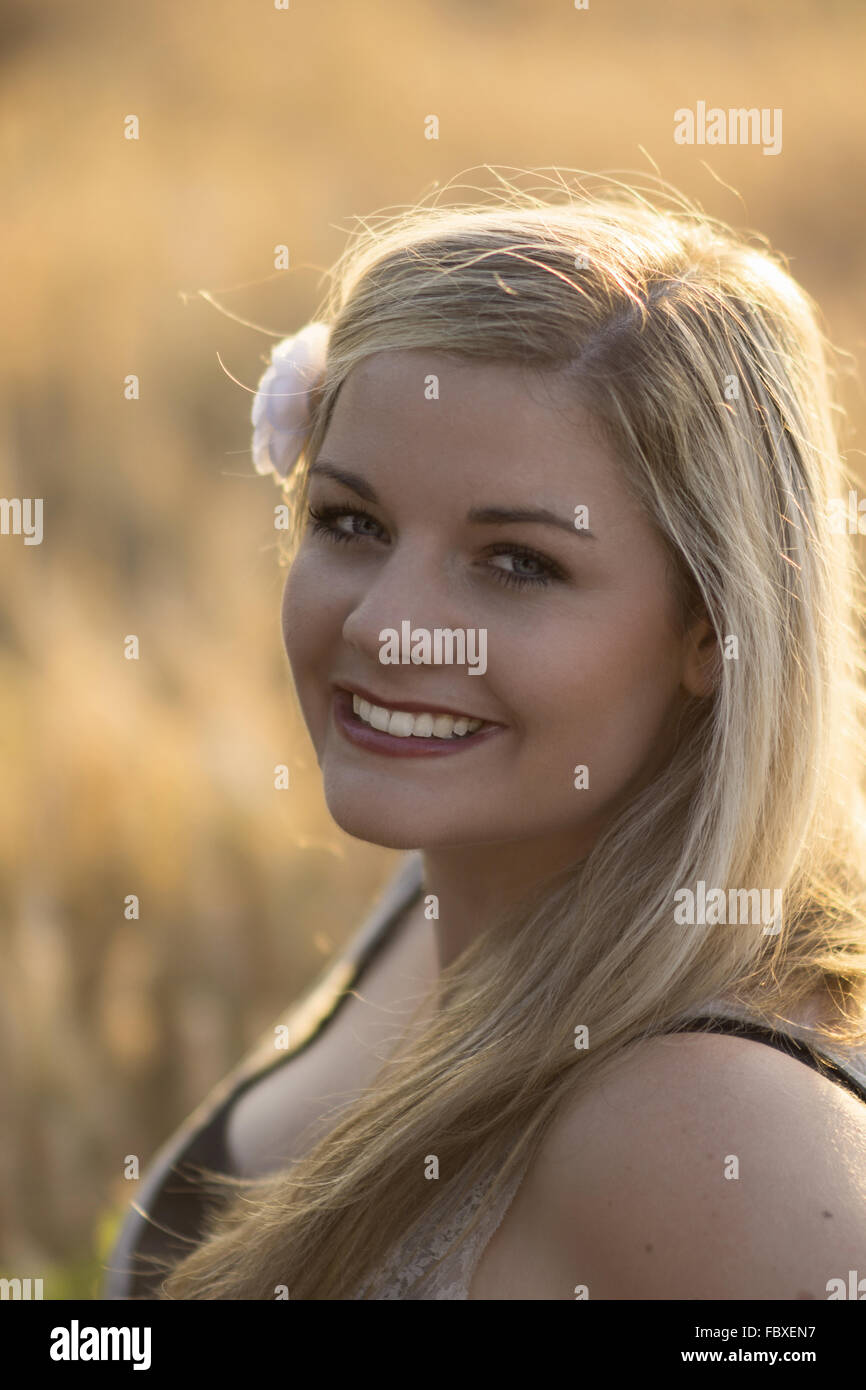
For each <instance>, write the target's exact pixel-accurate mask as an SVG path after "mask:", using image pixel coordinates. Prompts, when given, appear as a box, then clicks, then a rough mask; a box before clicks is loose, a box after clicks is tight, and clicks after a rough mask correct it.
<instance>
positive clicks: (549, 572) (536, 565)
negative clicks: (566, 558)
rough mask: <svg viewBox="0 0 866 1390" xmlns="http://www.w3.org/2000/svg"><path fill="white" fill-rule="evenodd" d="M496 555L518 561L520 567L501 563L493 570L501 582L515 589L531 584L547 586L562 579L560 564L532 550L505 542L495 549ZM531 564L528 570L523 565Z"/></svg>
mask: <svg viewBox="0 0 866 1390" xmlns="http://www.w3.org/2000/svg"><path fill="white" fill-rule="evenodd" d="M493 554H494V555H496V556H505V557H507V558H508V559H510V560H513V561H516V562H517V566H518V568H516V569H503V568H502V567H501V566H500V565H494V566H493V570H494V573H495V575H496V578H497V579H498V581H499V583H500V584H505V585H509V586H510V587H511V588H514V589H525V588H528V587H530V586H532V587H534V588H545V587H546V586H547V585H548V584H550V583H552V582H553V580H554V579H561V578H562V577H563V576H562V573H561V571H560V570H559V569H558V566H556V565H553V564H552V563H551V562H550V561H549V560H545V559H544V557H543V556H541V555H536V554H535V552H534V551H532V550H523V549H521V548H520V547H518V546H513V545H507V544H504V543H503V545H502V546H501V548H500V549H498V550H494V551H493ZM527 565H528V566H530V569H529V571H528V572H527V571H526V570H525V569H523V566H527Z"/></svg>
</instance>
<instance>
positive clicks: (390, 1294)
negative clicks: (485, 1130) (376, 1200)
mask: <svg viewBox="0 0 866 1390" xmlns="http://www.w3.org/2000/svg"><path fill="white" fill-rule="evenodd" d="M525 1166H526V1165H523V1167H521V1169H520V1170H519V1171H518V1172H517V1173H515V1174H514V1175H513V1176H512V1178H511V1180H510V1181H509V1182H508V1184H507V1185H506V1188H505V1190H504V1191H503V1192H502V1193H501V1195H500V1198H499V1200H498V1201H497V1202H496V1203H495V1204H494V1206H493V1207H492V1208H491V1210H490V1211H489V1212H488V1213H487V1214H486V1215H485V1216H484V1217H482V1219H481V1221H480V1222H479V1223H478V1225H477V1227H476V1228H475V1230H474V1232H473V1233H472V1235H471V1236H469V1238H468V1239H467V1240H465V1241H463V1243H462V1245H460V1246H459V1247H458V1248H457V1249H456V1250H454V1251H453V1252H452V1253H451V1255H450V1257H448V1251H449V1249H450V1247H451V1246H452V1245H453V1244H454V1243H455V1241H456V1240H457V1238H458V1237H459V1236H460V1234H461V1232H462V1231H463V1229H464V1228H465V1227H466V1225H467V1224H468V1222H469V1221H470V1220H471V1219H472V1216H473V1214H474V1212H475V1210H476V1209H477V1207H478V1206H479V1205H480V1203H481V1201H482V1200H483V1198H484V1195H485V1193H486V1192H487V1191H488V1190H489V1188H490V1186H491V1185H492V1183H493V1176H489V1177H487V1178H484V1179H482V1180H481V1181H480V1182H477V1183H475V1184H474V1185H473V1186H472V1187H471V1188H470V1189H469V1192H468V1193H467V1194H466V1196H465V1197H464V1198H463V1200H462V1201H461V1202H460V1203H459V1205H458V1206H457V1207H456V1208H455V1210H454V1212H453V1214H452V1215H451V1216H449V1217H448V1218H447V1219H446V1220H445V1221H443V1222H441V1223H436V1222H433V1221H431V1220H430V1218H429V1216H426V1215H425V1217H423V1218H422V1219H421V1220H420V1221H419V1222H416V1224H415V1226H414V1227H413V1228H412V1229H411V1231H410V1232H409V1234H408V1235H407V1236H406V1237H405V1238H404V1239H403V1240H402V1241H400V1242H398V1244H397V1245H396V1246H395V1247H394V1248H393V1249H392V1250H391V1252H390V1254H389V1255H388V1256H387V1258H386V1260H385V1263H384V1265H383V1266H382V1268H381V1270H380V1271H379V1274H378V1276H377V1277H376V1280H375V1283H376V1288H377V1290H378V1291H377V1292H375V1293H373V1294H372V1297H373V1298H376V1299H380V1300H383V1301H386V1300H396V1299H400V1300H403V1299H409V1300H416V1301H417V1300H419V1299H467V1298H468V1297H469V1285H470V1284H471V1282H472V1275H473V1274H474V1272H475V1267H476V1265H477V1264H478V1261H479V1260H480V1258H481V1255H482V1254H483V1252H484V1249H485V1247H486V1246H487V1244H488V1242H489V1241H490V1240H491V1238H492V1236H493V1234H494V1232H495V1231H496V1230H497V1229H498V1227H499V1226H500V1225H501V1223H502V1220H503V1218H504V1216H505V1213H506V1211H507V1210H508V1208H509V1206H510V1205H511V1202H512V1201H513V1199H514V1196H515V1194H516V1192H517V1188H518V1187H519V1185H520V1182H521V1180H522V1178H523V1175H524V1171H525ZM443 1255H444V1256H446V1258H445V1259H443V1261H442V1263H441V1265H440V1266H439V1268H438V1269H437V1270H436V1272H435V1274H433V1275H432V1276H431V1277H430V1278H429V1279H428V1280H427V1281H426V1282H425V1283H424V1284H423V1285H422V1286H421V1288H420V1289H419V1290H418V1291H417V1292H413V1290H412V1285H413V1284H414V1282H415V1280H416V1279H417V1278H418V1277H419V1276H420V1275H422V1274H424V1273H425V1272H426V1270H427V1269H429V1267H430V1265H432V1264H433V1263H434V1262H435V1261H436V1260H438V1259H439V1258H440V1256H443ZM373 1283H374V1280H373V1279H368V1280H367V1281H366V1282H365V1283H364V1284H363V1285H362V1286H361V1287H360V1288H359V1289H358V1290H356V1292H355V1293H353V1294H352V1295H351V1298H352V1299H365V1298H367V1297H369V1296H371V1295H370V1293H369V1290H370V1289H371V1287H372V1285H373Z"/></svg>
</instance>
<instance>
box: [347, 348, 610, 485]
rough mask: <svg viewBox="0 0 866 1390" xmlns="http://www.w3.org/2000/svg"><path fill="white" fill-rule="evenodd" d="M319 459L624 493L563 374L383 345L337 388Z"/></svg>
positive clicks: (458, 477)
mask: <svg viewBox="0 0 866 1390" xmlns="http://www.w3.org/2000/svg"><path fill="white" fill-rule="evenodd" d="M321 454H322V456H323V457H327V458H329V459H334V460H337V461H339V462H342V463H345V464H346V465H347V466H352V465H353V464H354V465H357V466H360V467H368V468H371V469H377V470H385V471H387V470H388V469H389V468H390V467H391V466H392V465H398V466H399V468H400V470H401V473H403V474H404V475H405V474H412V473H414V472H415V471H416V470H415V466H417V470H418V472H419V473H424V474H429V472H430V470H431V468H432V469H434V470H435V473H436V475H437V476H438V477H440V478H442V477H448V478H449V480H450V481H452V482H456V481H458V480H460V481H462V482H465V481H467V480H468V479H471V478H477V479H478V480H479V481H484V480H486V479H488V478H489V477H490V476H491V475H492V476H494V477H496V478H497V479H498V480H499V482H500V484H505V483H507V482H511V481H514V482H517V481H520V482H521V483H522V486H523V488H524V489H525V488H526V487H527V485H531V484H532V483H533V482H537V483H541V482H545V483H558V484H559V485H560V486H562V487H565V488H566V489H567V490H568V495H569V496H570V495H571V492H572V491H573V490H574V488H575V487H578V488H580V487H583V488H584V489H585V488H586V487H587V486H589V485H590V484H592V485H593V492H594V493H595V494H596V496H597V497H598V498H599V499H600V498H601V495H602V493H603V492H614V493H616V495H617V497H618V498H619V499H620V500H622V480H621V477H620V476H618V475H619V469H618V466H617V464H616V460H615V459H614V458H613V456H612V454H611V452H610V450H609V448H608V447H607V446H606V444H605V443H604V442H603V440H602V437H601V434H600V431H599V428H598V425H597V422H596V421H595V420H594V419H593V417H592V416H591V415H590V413H589V412H588V411H587V410H586V409H585V408H584V407H583V406H582V405H581V404H580V403H579V401H578V400H577V399H576V392H575V388H574V384H573V382H570V381H569V380H568V379H567V378H566V377H565V376H564V375H563V374H562V373H560V372H553V371H545V370H542V369H539V368H536V367H524V366H521V365H519V364H512V363H490V362H476V361H473V360H469V359H466V358H460V357H457V356H456V355H451V354H445V353H441V352H431V351H427V350H424V349H411V350H406V351H399V352H379V353H376V354H374V355H373V356H372V357H370V358H367V359H366V360H365V361H364V362H362V363H360V364H359V366H357V367H356V368H355V369H354V370H353V371H352V372H350V373H349V375H348V377H347V378H346V380H345V381H344V382H343V385H342V387H341V389H340V392H339V395H338V397H337V401H336V404H335V405H334V408H333V411H332V414H331V419H330V421H329V425H328V429H327V432H326V434H325V438H324V440H323V441H322V446H321Z"/></svg>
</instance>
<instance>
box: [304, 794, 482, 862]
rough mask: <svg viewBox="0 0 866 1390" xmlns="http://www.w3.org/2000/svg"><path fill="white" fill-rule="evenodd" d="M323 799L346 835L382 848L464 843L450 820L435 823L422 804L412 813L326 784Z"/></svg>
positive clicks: (414, 847)
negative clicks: (441, 823)
mask: <svg viewBox="0 0 866 1390" xmlns="http://www.w3.org/2000/svg"><path fill="white" fill-rule="evenodd" d="M325 801H326V804H327V807H328V810H329V812H330V814H331V816H332V818H333V819H334V821H335V822H336V823H337V825H338V826H339V827H340V829H341V830H344V831H345V833H346V834H347V835H351V836H352V837H353V838H354V839H356V840H365V841H366V842H367V843H368V844H371V845H381V847H382V848H383V849H399V850H412V849H420V848H422V847H423V848H431V849H432V848H433V846H434V845H444V844H452V845H455V844H461V843H463V838H462V837H461V836H459V835H457V836H455V833H454V823H453V821H449V822H447V823H446V824H445V825H439V824H436V823H434V822H433V821H432V820H431V816H430V812H429V809H427V810H426V811H425V809H424V807H423V806H419V807H418V808H417V814H413V813H412V810H411V809H407V808H406V807H405V806H404V807H399V806H396V805H391V806H387V805H386V804H385V803H384V802H383V801H381V800H377V799H376V798H374V797H371V796H367V797H359V796H357V795H354V796H347V795H344V794H341V793H338V792H336V791H334V790H333V789H331V790H329V789H328V787H327V785H326V786H325Z"/></svg>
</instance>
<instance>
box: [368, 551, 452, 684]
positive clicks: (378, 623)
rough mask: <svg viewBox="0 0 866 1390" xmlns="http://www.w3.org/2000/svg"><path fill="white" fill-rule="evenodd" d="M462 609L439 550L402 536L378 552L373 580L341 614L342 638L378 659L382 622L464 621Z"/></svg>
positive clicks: (393, 625)
mask: <svg viewBox="0 0 866 1390" xmlns="http://www.w3.org/2000/svg"><path fill="white" fill-rule="evenodd" d="M465 618H466V614H465V613H464V612H462V611H461V605H460V603H459V602H458V601H457V600H456V597H455V594H454V591H453V585H451V584H449V582H448V577H447V574H446V571H445V567H444V565H443V563H442V556H441V552H440V551H439V550H438V549H436V548H434V546H433V544H432V543H431V544H428V545H426V546H425V545H421V544H418V543H411V544H410V543H409V542H408V541H407V540H406V539H405V538H404V539H403V540H402V541H401V542H400V544H399V545H398V546H396V547H395V548H394V550H393V551H392V552H391V553H390V554H389V555H388V556H387V558H383V559H382V560H381V561H380V563H379V565H378V567H377V569H376V572H375V577H374V578H373V580H372V582H371V583H369V584H368V585H367V587H366V588H365V589H364V591H363V592H361V593H358V595H357V601H356V602H355V603H354V604H353V606H352V608H351V611H350V612H349V613H348V614H347V615H346V619H345V622H344V623H343V639H344V641H345V642H346V643H347V645H348V646H350V647H353V648H354V649H355V650H356V651H358V652H361V653H362V654H363V655H364V656H365V657H366V658H368V659H369V660H371V661H373V662H375V663H376V664H379V652H380V650H381V647H382V643H383V638H382V637H381V636H380V633H381V632H382V631H383V630H384V629H385V628H392V629H395V630H396V631H397V632H398V633H399V632H400V630H401V627H400V625H401V623H403V622H406V621H408V622H410V623H411V625H412V628H413V629H414V628H427V629H428V630H430V631H432V630H433V629H435V628H437V627H438V628H443V627H449V628H455V627H464V626H466V623H465Z"/></svg>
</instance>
